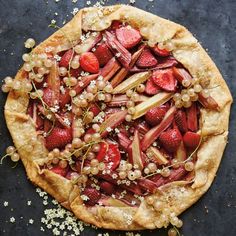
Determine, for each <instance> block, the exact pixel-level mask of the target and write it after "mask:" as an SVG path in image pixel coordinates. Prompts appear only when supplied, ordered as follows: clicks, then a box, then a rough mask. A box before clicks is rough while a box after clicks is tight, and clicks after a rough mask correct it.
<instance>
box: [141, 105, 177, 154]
mask: <svg viewBox="0 0 236 236" xmlns="http://www.w3.org/2000/svg"><path fill="white" fill-rule="evenodd" d="M175 111H176V108H175V107H171V108H170V109H169V110H168V111H167V112H166V114H165V116H164V118H163V120H162V121H161V123H160V124H159V125H157V126H155V127H153V128H152V129H150V130H149V131H148V132H147V133H146V134H145V135H144V137H143V139H142V142H141V146H142V150H143V151H145V150H147V148H148V147H149V146H150V145H151V144H152V143H153V142H154V141H155V140H156V139H157V138H158V137H159V135H160V134H161V133H162V132H163V131H164V130H166V129H167V128H168V127H169V126H170V125H171V123H172V121H173V119H174V114H175Z"/></svg>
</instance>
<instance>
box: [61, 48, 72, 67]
mask: <svg viewBox="0 0 236 236" xmlns="http://www.w3.org/2000/svg"><path fill="white" fill-rule="evenodd" d="M73 54H74V51H73V50H72V49H69V50H68V51H66V52H65V53H64V54H63V56H62V57H61V60H60V62H59V66H60V67H66V68H67V67H68V66H69V63H70V61H71V59H72V57H73Z"/></svg>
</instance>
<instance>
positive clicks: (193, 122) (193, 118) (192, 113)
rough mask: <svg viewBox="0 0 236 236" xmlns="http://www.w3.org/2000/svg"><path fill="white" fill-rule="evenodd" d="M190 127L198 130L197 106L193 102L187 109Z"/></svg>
mask: <svg viewBox="0 0 236 236" xmlns="http://www.w3.org/2000/svg"><path fill="white" fill-rule="evenodd" d="M186 114H187V125H188V129H189V130H191V131H193V132H196V131H197V130H198V118H197V106H196V103H193V104H192V106H191V107H190V108H187V109H186Z"/></svg>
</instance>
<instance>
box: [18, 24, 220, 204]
mask: <svg viewBox="0 0 236 236" xmlns="http://www.w3.org/2000/svg"><path fill="white" fill-rule="evenodd" d="M61 48H62V47H61ZM59 49H60V47H59ZM59 49H58V47H56V48H55V47H51V46H48V47H47V48H46V49H45V52H44V53H41V54H34V53H33V52H32V53H30V54H24V55H23V59H24V61H25V64H24V67H23V68H24V70H25V72H26V73H27V75H28V76H27V77H28V82H27V83H26V84H25V88H26V89H27V90H28V91H29V94H30V102H29V106H28V114H29V115H30V116H31V117H32V119H33V121H34V122H35V125H36V128H37V133H38V135H41V136H42V137H43V138H44V141H45V147H46V148H47V149H48V150H49V153H48V157H47V162H46V163H44V164H43V165H42V166H41V168H42V169H48V170H50V171H52V172H54V173H56V174H58V175H61V176H62V177H64V178H67V179H69V180H71V181H72V182H73V183H74V184H78V185H79V186H80V189H81V191H82V192H81V198H82V199H83V201H84V203H85V204H86V206H88V207H89V206H94V205H95V204H99V205H103V206H120V207H122V206H133V207H137V206H139V204H140V202H141V200H142V199H143V198H144V197H145V196H148V195H150V194H153V193H155V192H156V191H157V189H158V188H159V187H160V186H163V185H165V184H168V183H171V182H173V181H180V180H186V181H191V180H192V179H193V178H194V163H195V162H196V160H197V155H196V150H197V148H198V147H199V146H200V143H201V131H200V128H199V110H200V108H201V107H202V106H203V107H205V108H207V109H217V108H218V104H217V103H216V102H215V100H214V99H213V98H212V97H211V96H210V94H209V91H208V90H207V89H206V87H207V86H208V84H209V80H208V79H206V78H204V79H202V78H193V77H192V76H191V75H190V73H189V72H188V71H187V69H186V68H184V66H183V65H182V64H181V63H180V62H178V61H177V60H176V59H175V58H174V56H173V55H172V53H171V50H172V48H171V44H170V43H169V44H163V43H159V44H158V45H155V46H154V47H150V46H149V45H148V43H147V41H146V40H145V38H143V37H142V36H141V34H140V32H139V31H138V30H137V29H134V28H132V27H131V26H130V25H127V24H124V23H121V22H119V21H114V22H113V24H112V25H111V27H110V28H109V29H107V30H105V31H103V32H84V33H83V35H82V36H81V38H80V43H79V44H78V45H76V46H74V47H71V48H70V49H68V50H65V51H60V50H59ZM17 83H18V82H17Z"/></svg>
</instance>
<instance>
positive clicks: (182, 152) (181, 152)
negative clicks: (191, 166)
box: [175, 142, 187, 162]
mask: <svg viewBox="0 0 236 236" xmlns="http://www.w3.org/2000/svg"><path fill="white" fill-rule="evenodd" d="M175 159H176V160H177V161H178V162H183V161H184V160H186V159H187V152H186V149H185V147H184V143H183V142H181V143H180V145H179V147H178V149H177V151H176V153H175Z"/></svg>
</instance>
